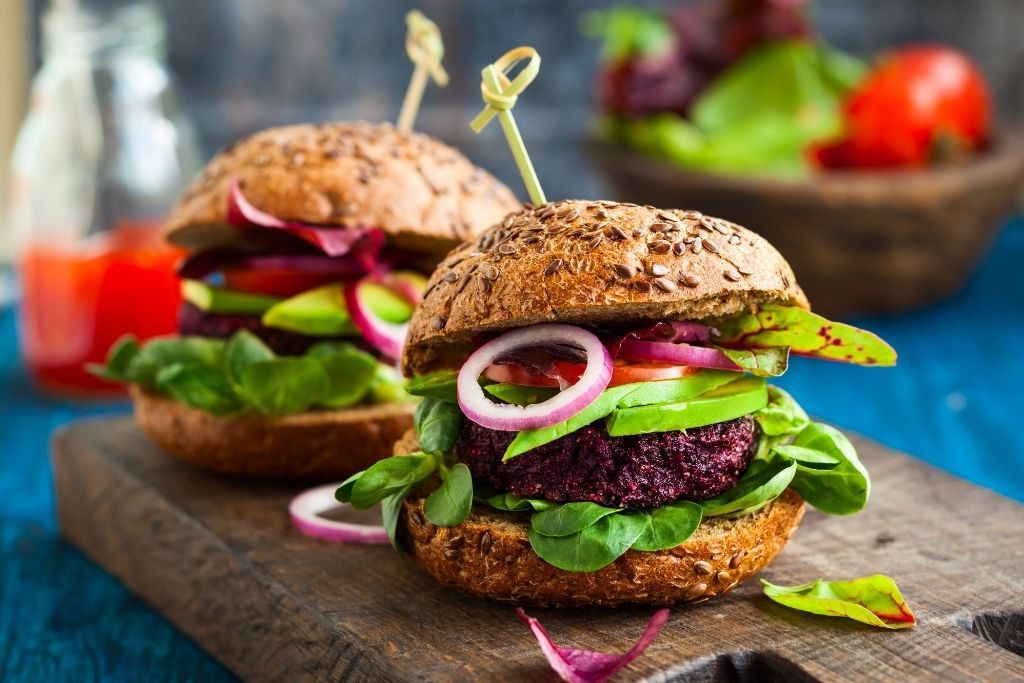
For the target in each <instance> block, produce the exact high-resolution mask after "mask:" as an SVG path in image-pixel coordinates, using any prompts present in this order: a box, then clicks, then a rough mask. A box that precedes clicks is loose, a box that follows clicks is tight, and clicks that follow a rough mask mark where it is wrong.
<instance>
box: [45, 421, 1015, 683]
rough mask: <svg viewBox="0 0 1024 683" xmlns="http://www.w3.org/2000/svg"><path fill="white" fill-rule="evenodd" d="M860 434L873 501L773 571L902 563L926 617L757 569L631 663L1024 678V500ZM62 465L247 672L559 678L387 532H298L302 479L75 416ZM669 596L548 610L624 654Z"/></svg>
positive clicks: (167, 607) (196, 627) (62, 510)
mask: <svg viewBox="0 0 1024 683" xmlns="http://www.w3.org/2000/svg"><path fill="white" fill-rule="evenodd" d="M856 443H857V446H858V447H859V449H860V452H861V455H862V457H863V459H864V461H865V462H866V464H867V466H868V469H869V470H870V471H871V474H872V478H873V480H874V491H873V493H872V498H871V503H870V504H869V506H868V509H867V510H866V511H865V512H863V513H861V514H860V515H857V516H856V517H850V518H840V517H827V516H825V515H822V514H819V513H818V512H816V511H813V510H809V511H808V513H807V516H806V518H805V521H804V523H803V525H802V526H801V528H800V530H799V531H798V533H797V534H796V536H795V537H794V539H793V540H792V541H791V542H790V543H789V545H788V546H787V547H786V549H785V550H784V551H783V552H782V554H781V555H780V556H779V558H778V559H777V560H776V562H775V564H774V565H772V566H771V567H770V568H769V569H767V570H766V571H765V573H764V576H765V577H766V578H769V579H770V580H771V581H773V582H775V583H782V584H795V583H803V582H806V581H810V580H813V579H816V578H818V577H821V576H824V577H828V578H852V577H856V576H864V575H868V574H872V573H884V574H888V575H890V576H892V577H893V578H895V579H896V581H897V583H898V584H899V585H900V587H901V589H902V590H903V593H904V595H905V596H906V598H907V600H908V601H909V603H910V605H911V607H912V608H913V609H914V611H915V612H916V614H917V616H918V619H919V624H918V626H917V628H915V629H912V630H909V631H900V632H887V631H882V630H876V629H871V628H868V627H864V626H861V625H859V624H855V623H852V622H848V621H846V620H841V619H830V618H825V617H815V616H811V615H805V614H802V613H799V612H794V611H790V610H787V609H786V608H784V607H781V606H779V605H776V604H774V603H772V602H771V601H769V600H768V599H767V598H765V597H763V596H762V595H761V591H760V589H759V587H758V585H756V584H755V583H750V582H748V583H747V584H745V585H743V586H740V587H738V588H737V589H736V590H735V591H734V592H733V593H732V594H731V595H729V596H728V597H726V598H723V599H719V600H717V601H715V600H713V601H710V602H707V603H704V604H702V605H698V606H680V607H677V608H675V609H673V610H672V616H671V618H670V619H669V622H668V624H667V625H666V627H665V629H664V630H663V631H662V633H661V635H660V636H659V637H658V638H657V640H655V642H654V643H653V644H652V645H651V647H650V648H649V649H648V650H647V652H646V653H645V654H644V655H643V656H642V657H641V658H640V659H639V660H637V661H636V662H634V663H633V664H632V665H630V666H629V667H628V668H627V669H625V670H624V671H623V672H622V673H620V674H619V680H638V679H644V680H659V681H660V680H699V681H737V680H739V681H747V680H762V679H767V680H795V681H848V680H868V679H882V678H886V679H890V680H941V679H947V680H956V681H963V680H969V679H981V680H995V681H1009V680H1024V506H1021V505H1019V504H1017V503H1014V502H1012V501H1010V500H1008V499H1006V498H1002V497H1000V496H998V495H996V494H994V493H991V492H988V491H985V490H983V489H980V488H977V487H975V486H972V485H970V484H967V483H965V482H963V481H960V480H957V479H954V478H953V477H951V476H949V475H947V474H944V473H942V472H940V471H938V470H936V469H933V468H931V467H928V466H926V465H924V464H922V463H920V462H917V461H915V460H913V459H911V458H908V457H906V456H904V455H900V454H898V453H894V452H892V451H888V450H886V449H884V448H882V447H881V446H879V445H877V444H874V443H871V442H867V441H864V440H863V439H856ZM53 465H54V474H55V479H56V488H57V506H58V517H59V521H60V526H61V530H62V531H63V533H64V535H65V536H66V537H67V538H68V539H69V540H70V541H71V542H73V543H74V544H76V545H77V546H78V547H80V548H81V549H82V550H83V551H84V552H85V554H86V555H88V556H89V557H90V558H92V559H93V560H94V561H95V562H97V563H98V564H100V565H102V566H103V567H105V568H106V569H108V570H109V571H110V572H111V573H113V574H114V575H115V576H117V577H118V578H119V579H120V580H121V581H123V582H124V583H125V585H126V586H128V588H130V589H131V590H132V591H134V592H135V593H137V594H138V595H139V596H141V597H142V598H144V599H145V600H146V601H148V602H149V603H150V604H151V605H153V607H155V608H156V609H157V610H159V611H160V612H162V613H163V614H164V615H165V616H166V617H167V618H168V619H170V620H171V621H172V622H173V623H174V624H175V625H177V626H178V627H179V628H181V630H183V631H184V632H185V633H187V634H188V635H189V636H191V637H192V638H194V639H195V640H196V641H197V642H198V643H199V644H200V645H202V646H203V647H204V648H205V649H206V650H207V651H208V652H210V653H211V654H212V655H213V656H214V657H216V658H217V659H219V660H220V661H222V662H223V663H224V664H226V665H227V666H228V667H230V668H231V669H232V670H233V671H235V672H236V673H237V674H238V675H239V676H241V677H242V678H245V679H248V680H252V681H305V680H352V681H385V680H443V681H466V680H473V681H499V680H500V681H515V680H534V681H541V680H555V679H554V675H553V674H552V673H551V672H550V671H549V670H548V668H547V666H546V663H545V661H544V659H543V657H542V656H541V654H540V650H539V649H538V647H537V644H536V642H535V641H534V639H533V636H532V635H531V634H530V632H529V630H528V629H527V628H526V627H525V626H524V625H523V624H521V623H520V622H519V621H517V620H516V619H515V617H514V616H513V614H512V608H511V607H509V606H506V605H500V604H495V603H488V602H482V601H479V600H477V599H474V598H470V597H468V596H463V595H461V594H459V593H456V592H453V591H450V590H447V589H444V588H441V587H439V586H438V585H436V584H435V583H434V582H433V580H432V579H430V578H429V577H427V576H426V575H424V574H422V573H421V572H419V571H418V570H417V569H416V568H415V567H414V566H413V565H411V564H410V563H408V562H406V561H403V560H402V559H400V558H399V557H398V556H397V555H396V554H394V553H393V552H392V551H391V549H390V548H386V547H360V546H348V545H335V544H329V543H323V542H319V541H315V540H311V539H309V538H306V537H304V536H301V535H300V534H298V533H297V532H295V531H294V530H293V529H292V527H291V525H290V522H289V520H288V515H287V513H286V506H287V503H288V501H289V499H290V497H291V496H292V495H293V494H294V493H296V490H295V489H294V488H290V487H286V486H275V485H269V484H261V483H253V482H239V481H231V480H225V479H219V478H214V477H211V476H207V475H205V474H203V473H201V472H198V471H196V470H194V469H191V468H190V467H188V466H186V465H184V464H181V463H178V462H177V461H174V460H172V459H170V458H168V457H166V456H164V455H162V454H161V453H159V452H158V451H157V450H156V449H155V448H154V447H153V446H151V445H150V444H149V442H148V441H146V439H145V438H144V437H143V435H142V434H141V433H140V432H139V431H138V430H137V429H136V427H135V426H134V425H133V423H132V422H131V421H130V420H129V419H118V420H100V421H88V422H82V423H78V424H75V425H73V426H71V427H68V428H67V429H65V430H63V431H61V432H60V433H59V434H58V435H57V436H56V439H55V442H54V447H53ZM653 611H654V610H653V609H652V608H643V607H637V608H626V609H599V610H590V611H579V610H576V611H558V610H533V611H532V613H533V614H535V615H536V616H538V617H540V618H541V619H542V621H543V623H544V625H545V627H546V628H547V629H548V632H549V633H551V635H552V637H553V638H554V639H555V641H556V642H558V643H559V644H565V645H575V646H579V647H584V648H588V649H597V650H604V651H624V650H625V649H627V648H628V647H629V646H630V645H631V644H632V643H633V641H634V640H635V638H636V637H637V636H638V635H639V633H640V632H641V630H642V629H643V626H644V624H645V622H646V620H647V619H648V617H649V616H650V615H651V613H652V612H653Z"/></svg>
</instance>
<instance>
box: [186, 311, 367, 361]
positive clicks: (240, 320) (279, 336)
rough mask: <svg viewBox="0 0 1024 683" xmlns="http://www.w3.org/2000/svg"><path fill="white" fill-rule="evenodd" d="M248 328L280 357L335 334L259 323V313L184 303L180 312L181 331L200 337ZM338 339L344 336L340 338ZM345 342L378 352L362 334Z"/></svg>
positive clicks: (224, 335)
mask: <svg viewBox="0 0 1024 683" xmlns="http://www.w3.org/2000/svg"><path fill="white" fill-rule="evenodd" d="M242 329H245V330H249V331H250V332H252V333H253V334H255V335H256V336H257V337H259V338H260V339H262V340H263V341H264V343H266V345H267V346H269V347H270V348H271V349H273V350H274V353H277V354H279V355H281V356H301V355H302V354H304V353H305V352H306V350H307V349H309V347H310V346H312V345H313V344H315V343H317V342H318V341H323V340H324V339H332V338H334V337H308V336H306V335H304V334H298V333H296V332H288V331H286V330H275V329H273V328H270V327H266V326H264V325H263V323H262V322H260V318H259V316H254V315H232V314H227V313H207V312H206V311H204V310H202V309H200V308H197V307H196V306H193V305H192V304H190V303H188V302H185V303H184V304H182V306H181V310H179V311H178V334H181V335H195V336H198V337H215V338H218V339H227V338H228V337H230V336H231V335H233V334H234V333H235V332H237V331H238V330H242ZM337 339H342V338H341V337H337ZM343 341H347V342H351V343H352V344H355V345H356V346H358V347H359V348H361V349H363V350H364V351H367V352H369V353H372V354H373V355H375V356H376V355H378V354H377V352H376V351H374V350H373V348H372V347H371V346H370V345H369V344H367V343H366V342H365V341H364V340H363V339H362V338H359V337H345V338H343Z"/></svg>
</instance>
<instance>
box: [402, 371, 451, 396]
mask: <svg viewBox="0 0 1024 683" xmlns="http://www.w3.org/2000/svg"><path fill="white" fill-rule="evenodd" d="M458 379H459V373H458V371H456V370H438V371H437V372H431V373H429V374H426V375H420V376H418V377H413V378H411V379H410V380H409V381H407V382H406V383H405V390H406V391H408V392H409V393H410V394H412V395H413V396H422V397H424V398H433V399H437V400H438V401H446V402H448V403H458V402H459V397H458V390H457V388H456V382H457V381H458Z"/></svg>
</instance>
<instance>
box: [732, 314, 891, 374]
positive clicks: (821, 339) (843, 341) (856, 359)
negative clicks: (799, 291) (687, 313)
mask: <svg viewBox="0 0 1024 683" xmlns="http://www.w3.org/2000/svg"><path fill="white" fill-rule="evenodd" d="M717 329H718V333H719V334H718V338H717V339H715V341H716V342H717V343H719V344H722V345H725V346H728V347H731V348H740V349H751V348H770V347H784V346H788V347H789V348H790V350H791V351H792V352H793V353H795V354H799V355H801V356H813V357H815V358H825V359H828V360H835V361H840V362H844V363H855V364H857V365H878V366H887V365H895V364H896V351H894V350H893V348H892V347H891V346H889V345H888V344H887V343H885V342H884V341H883V340H882V339H881V338H879V337H878V336H877V335H875V334H873V333H871V332H868V331H867V330H861V329H858V328H856V327H853V326H851V325H845V324H843V323H837V322H832V321H831V320H828V319H826V318H823V317H821V316H820V315H817V314H816V313H811V312H810V311H806V310H804V309H802V308H797V307H796V306H778V305H767V306H763V307H762V308H761V310H760V311H758V312H757V313H748V314H745V315H740V316H736V317H734V318H730V319H728V320H726V321H724V322H722V323H720V324H719V325H718V326H717Z"/></svg>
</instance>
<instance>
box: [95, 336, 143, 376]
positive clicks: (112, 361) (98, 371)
mask: <svg viewBox="0 0 1024 683" xmlns="http://www.w3.org/2000/svg"><path fill="white" fill-rule="evenodd" d="M140 350H141V347H140V346H139V340H138V339H136V338H135V337H134V335H130V334H126V335H125V336H123V337H121V338H120V339H118V340H117V341H116V342H114V345H113V346H112V347H110V351H109V352H108V353H107V360H106V362H105V363H104V364H100V363H89V364H88V365H86V370H88V371H89V373H90V374H92V375H95V376H96V377H99V378H100V379H105V380H108V381H110V382H132V381H134V380H133V378H132V376H131V374H130V373H129V368H130V367H131V363H132V360H133V359H134V358H135V357H136V356H138V355H139V352H140Z"/></svg>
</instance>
